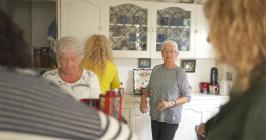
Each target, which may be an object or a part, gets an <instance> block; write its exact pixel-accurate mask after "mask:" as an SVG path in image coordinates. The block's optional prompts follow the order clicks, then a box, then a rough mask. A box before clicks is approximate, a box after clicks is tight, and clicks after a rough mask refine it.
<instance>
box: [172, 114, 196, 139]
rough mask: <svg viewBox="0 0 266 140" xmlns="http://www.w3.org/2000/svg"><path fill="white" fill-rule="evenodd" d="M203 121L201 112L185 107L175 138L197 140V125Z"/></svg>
mask: <svg viewBox="0 0 266 140" xmlns="http://www.w3.org/2000/svg"><path fill="white" fill-rule="evenodd" d="M200 122H201V112H200V111H197V110H194V109H184V110H183V114H182V119H181V122H180V124H179V128H178V130H177V132H176V134H175V138H174V140H197V136H196V133H195V126H196V125H197V124H200Z"/></svg>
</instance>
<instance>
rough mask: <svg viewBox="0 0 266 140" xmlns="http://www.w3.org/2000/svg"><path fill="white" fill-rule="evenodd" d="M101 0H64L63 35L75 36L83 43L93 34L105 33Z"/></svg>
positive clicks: (62, 15) (62, 10)
mask: <svg viewBox="0 0 266 140" xmlns="http://www.w3.org/2000/svg"><path fill="white" fill-rule="evenodd" d="M102 9H103V5H102V4H101V0H97V1H95V0H62V1H61V7H60V10H61V12H60V15H61V16H60V18H61V34H60V35H61V36H60V37H63V36H75V37H77V38H79V39H80V40H81V41H82V42H83V43H84V42H85V40H86V39H87V38H88V37H89V36H90V35H92V34H99V33H104V29H103V28H104V26H102V25H103V21H104V19H103V18H104V17H103V16H102V14H103V12H102Z"/></svg>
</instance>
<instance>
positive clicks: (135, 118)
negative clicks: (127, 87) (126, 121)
mask: <svg viewBox="0 0 266 140" xmlns="http://www.w3.org/2000/svg"><path fill="white" fill-rule="evenodd" d="M131 116H132V118H131V122H130V123H131V126H130V127H131V129H132V130H134V132H135V133H136V134H137V135H138V137H139V139H140V140H152V135H151V118H150V115H149V113H145V114H143V113H141V112H140V110H139V108H133V109H132V112H131Z"/></svg>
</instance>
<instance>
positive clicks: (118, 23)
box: [109, 1, 150, 58]
mask: <svg viewBox="0 0 266 140" xmlns="http://www.w3.org/2000/svg"><path fill="white" fill-rule="evenodd" d="M146 7H147V6H146ZM148 17H149V16H148V9H147V8H145V7H143V4H142V3H140V2H127V3H125V2H124V1H123V2H119V1H115V2H111V3H110V5H109V39H110V41H111V43H112V49H113V54H114V57H115V58H140V57H142V58H143V57H144V58H149V57H150V46H149V43H148V42H150V38H148V37H149V36H150V35H149V32H148V27H149V22H148V21H150V20H149V19H148Z"/></svg>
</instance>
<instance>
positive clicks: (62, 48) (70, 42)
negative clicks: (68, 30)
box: [56, 36, 84, 64]
mask: <svg viewBox="0 0 266 140" xmlns="http://www.w3.org/2000/svg"><path fill="white" fill-rule="evenodd" d="M68 51H73V52H74V53H76V54H77V56H78V57H80V58H81V59H82V57H83V54H84V48H83V46H82V45H81V43H80V41H79V40H78V39H77V38H75V37H72V36H67V37H62V38H61V39H60V40H58V42H57V44H56V59H57V63H58V64H59V57H60V55H61V54H62V53H64V52H68Z"/></svg>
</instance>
